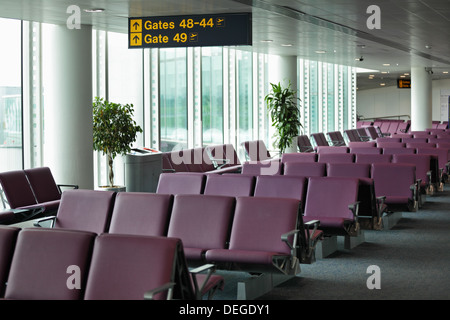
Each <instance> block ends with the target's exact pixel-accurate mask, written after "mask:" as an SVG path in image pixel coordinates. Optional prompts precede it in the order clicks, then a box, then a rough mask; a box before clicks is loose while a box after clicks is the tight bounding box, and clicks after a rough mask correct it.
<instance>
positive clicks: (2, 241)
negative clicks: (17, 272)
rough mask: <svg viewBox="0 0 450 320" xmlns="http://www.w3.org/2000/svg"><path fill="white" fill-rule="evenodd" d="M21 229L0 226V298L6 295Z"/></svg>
mask: <svg viewBox="0 0 450 320" xmlns="http://www.w3.org/2000/svg"><path fill="white" fill-rule="evenodd" d="M19 231H20V228H16V227H10V226H1V225H0V298H3V295H4V293H5V288H6V286H5V284H6V280H7V279H8V273H9V269H10V267H11V260H12V256H13V253H14V247H15V245H16V239H17V235H18V233H19Z"/></svg>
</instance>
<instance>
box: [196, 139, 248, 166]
mask: <svg viewBox="0 0 450 320" xmlns="http://www.w3.org/2000/svg"><path fill="white" fill-rule="evenodd" d="M205 151H206V154H207V155H208V156H209V158H210V160H211V162H212V164H213V165H214V168H215V169H222V168H228V169H236V170H238V169H240V168H241V162H240V161H239V157H238V155H237V153H236V150H235V149H234V146H233V145H232V144H221V145H214V146H207V147H205Z"/></svg>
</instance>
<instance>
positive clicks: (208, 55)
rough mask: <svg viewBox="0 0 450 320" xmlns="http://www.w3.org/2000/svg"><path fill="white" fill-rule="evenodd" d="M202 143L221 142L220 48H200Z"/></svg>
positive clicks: (221, 89)
mask: <svg viewBox="0 0 450 320" xmlns="http://www.w3.org/2000/svg"><path fill="white" fill-rule="evenodd" d="M201 82H202V127H203V128H202V130H203V144H204V145H208V144H222V143H223V97H222V96H223V63H222V48H214V47H211V48H202V81H201Z"/></svg>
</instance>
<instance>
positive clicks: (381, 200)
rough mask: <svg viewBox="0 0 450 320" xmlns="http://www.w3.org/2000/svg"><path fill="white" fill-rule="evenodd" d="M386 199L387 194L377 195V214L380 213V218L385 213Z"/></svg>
mask: <svg viewBox="0 0 450 320" xmlns="http://www.w3.org/2000/svg"><path fill="white" fill-rule="evenodd" d="M385 201H386V196H380V197H377V215H378V219H380V218H381V216H382V215H383V206H384V202H385Z"/></svg>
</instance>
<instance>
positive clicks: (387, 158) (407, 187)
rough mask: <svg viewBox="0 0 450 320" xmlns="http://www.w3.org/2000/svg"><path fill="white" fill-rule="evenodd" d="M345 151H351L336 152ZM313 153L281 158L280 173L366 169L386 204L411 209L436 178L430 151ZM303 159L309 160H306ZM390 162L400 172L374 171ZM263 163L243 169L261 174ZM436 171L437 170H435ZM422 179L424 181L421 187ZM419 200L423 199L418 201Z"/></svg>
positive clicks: (321, 173) (313, 174)
mask: <svg viewBox="0 0 450 320" xmlns="http://www.w3.org/2000/svg"><path fill="white" fill-rule="evenodd" d="M286 155H288V154H286ZM342 155H349V154H336V156H342ZM314 156H317V154H311V155H309V154H300V153H299V154H296V157H294V156H289V157H286V158H285V162H283V161H282V162H281V163H280V169H279V170H278V173H277V174H282V175H284V176H302V177H324V176H328V175H329V174H330V172H331V168H333V167H340V168H341V169H342V168H343V167H345V165H347V166H348V168H349V169H348V172H351V173H353V174H355V175H353V176H357V174H358V173H359V172H363V170H365V172H366V174H364V175H362V174H361V175H359V176H357V177H358V178H372V179H374V184H375V191H376V193H375V194H376V197H383V196H386V204H388V205H391V206H394V207H398V204H400V203H401V204H402V205H403V207H404V206H406V207H407V208H408V209H409V210H415V209H416V205H418V204H419V203H422V201H421V200H422V197H421V194H422V193H425V192H426V191H427V190H428V188H430V179H431V182H433V180H432V178H433V176H432V175H431V173H430V170H431V169H430V166H431V165H432V162H431V160H430V156H429V155H417V156H416V155H412V157H409V156H408V155H384V154H379V155H371V154H357V155H356V157H355V162H353V161H347V162H343V161H336V162H335V163H330V162H328V163H326V162H316V161H314V158H315V157H314ZM288 158H289V159H288ZM293 158H295V159H293ZM303 160H304V161H308V162H303ZM382 164H387V165H388V166H385V167H384V168H383V169H381V168H382V166H381V165H382ZM403 164H405V165H407V166H409V165H411V166H412V169H411V168H403V167H401V168H400V166H401V165H403ZM358 165H359V167H360V168H364V169H361V171H360V170H359V169H357V168H358ZM364 165H366V166H364ZM367 165H369V167H368V166H367ZM370 165H372V167H370ZM390 165H398V166H399V169H398V170H399V173H398V174H396V173H395V170H394V171H393V172H392V176H389V175H386V176H383V175H380V176H378V175H377V174H376V175H375V176H374V175H373V167H378V168H380V169H379V170H389V168H390V167H391V166H390ZM261 167H264V164H261V163H244V165H243V169H242V173H243V174H253V175H258V174H261V173H262V171H261ZM369 169H370V170H369ZM402 170H405V172H404V173H400V172H401V171H402ZM435 171H436V170H434V172H435ZM266 172H267V171H266ZM333 174H334V173H333ZM384 177H386V178H389V179H388V181H387V182H386V184H385V183H384V180H383V179H384ZM392 177H396V179H392ZM418 179H420V180H418ZM390 180H397V182H399V184H400V185H399V186H395V185H396V184H395V183H392V184H391V186H392V188H389V181H390ZM422 181H423V182H422ZM419 182H420V183H421V184H420V186H421V189H420V190H419ZM419 191H422V193H420V192H419ZM396 197H400V198H401V201H400V200H398V199H397V200H396ZM419 200H420V202H419V203H416V202H417V201H419ZM374 203H375V201H374V200H373V199H372V201H371V202H369V204H368V205H371V206H372V208H373V205H374ZM377 206H379V205H377ZM372 212H374V213H376V216H378V217H380V216H381V213H382V212H381V211H380V209H377V210H372ZM374 216H375V215H374Z"/></svg>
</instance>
